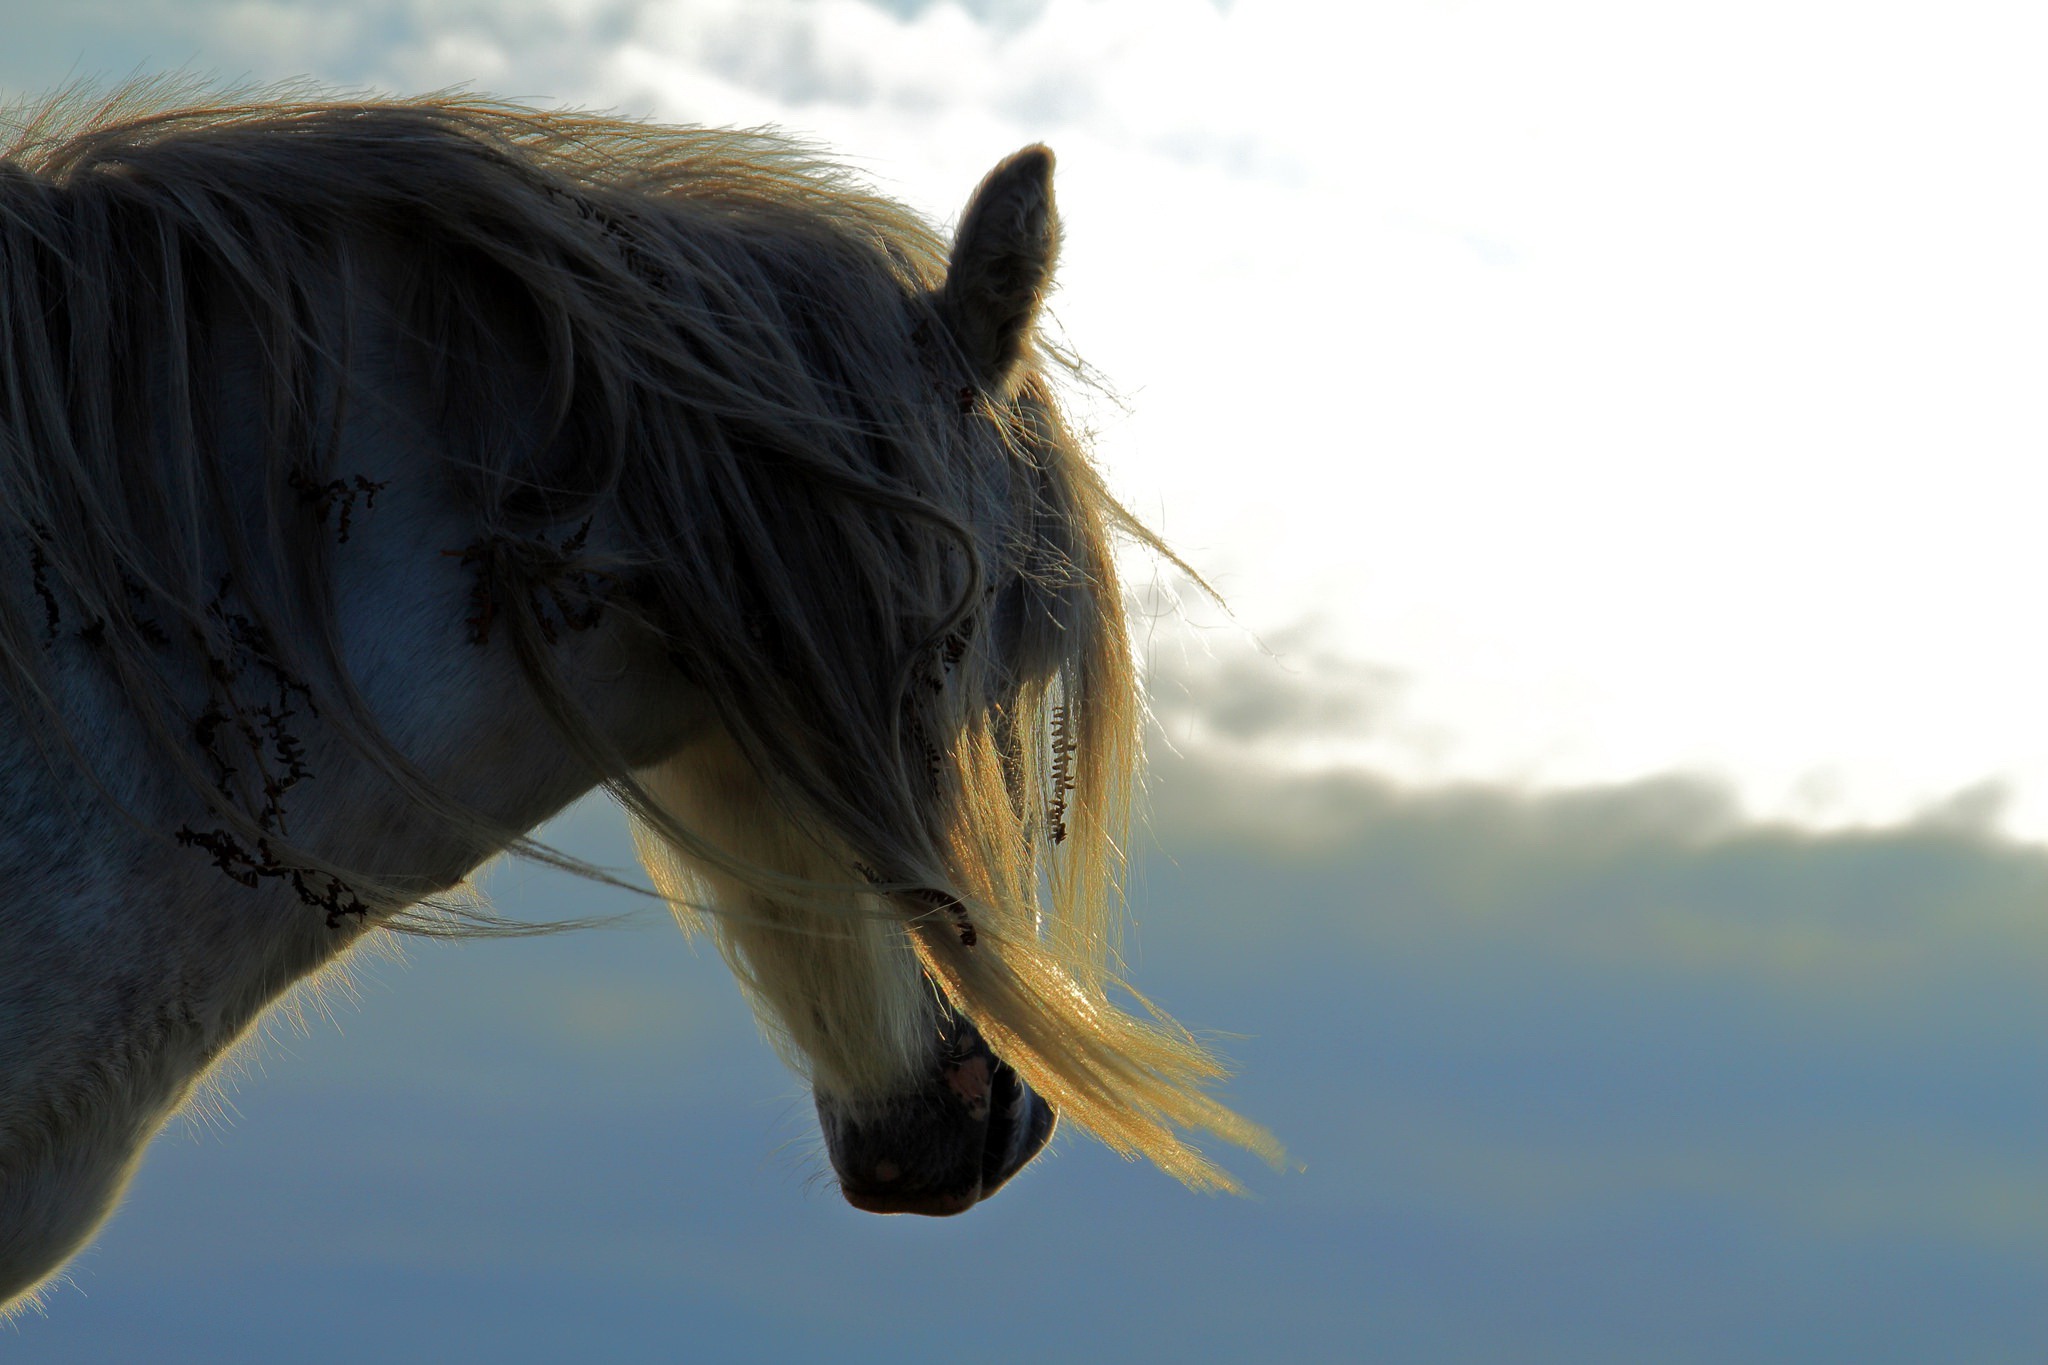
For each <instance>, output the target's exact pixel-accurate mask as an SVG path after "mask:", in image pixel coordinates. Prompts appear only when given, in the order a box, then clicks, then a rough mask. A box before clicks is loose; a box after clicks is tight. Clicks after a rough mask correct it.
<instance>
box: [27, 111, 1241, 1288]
mask: <svg viewBox="0 0 2048 1365" xmlns="http://www.w3.org/2000/svg"><path fill="white" fill-rule="evenodd" d="M9 121H10V122H11V124H12V133H11V138H10V140H9V141H8V143H7V145H6V146H5V149H4V151H0V563H4V564H5V566H6V568H5V571H4V573H0V682H4V687H0V708H4V717H5V721H4V725H0V1306H4V1308H5V1309H7V1310H14V1311H18V1310H19V1309H20V1308H21V1307H22V1306H24V1305H26V1304H29V1303H32V1302H34V1301H35V1298H36V1295H37V1294H38V1292H39V1290H38V1286H45V1285H47V1284H48V1282H49V1280H50V1277H51V1276H52V1275H53V1274H54V1273H55V1272H56V1271H57V1270H58V1269H59V1268H60V1267H61V1266H62V1265H63V1263H64V1262H65V1261H66V1259H67V1258H68V1257H69V1256H71V1255H72V1254H73V1253H74V1252H75V1251H76V1250H77V1249H78V1248H79V1247H80V1246H82V1245H83V1244H84V1243H85V1242H86V1241H87V1240H89V1239H90V1237H91V1236H92V1235H93V1233H94V1231H95V1229H97V1228H98V1227H99V1226H100V1225H101V1223H102V1222H103V1221H104V1220H105V1219H106V1217H107V1216H108V1215H109V1213H110V1211H111V1210H112V1209H113V1207H114V1205H115V1204H116V1203H117V1201H118V1199H119V1197H120V1195H121V1192H122V1190H123V1189H124V1187H125V1186H126V1184H127V1182H128V1179H129V1177H130V1175H131V1173H132V1171H133V1169H134V1167H135V1165H136V1163H137V1160H138V1157H139V1153H140V1152H141V1150H142V1149H143V1147H144V1146H145V1145H146V1143H147V1142H148V1141H149V1139H150V1137H151V1136H152V1135H153V1134H154V1133H155V1132H156V1131H157V1129H158V1128H159V1127H160V1126H161V1125H162V1124H163V1123H164V1122H165V1121H166V1119H167V1118H168V1117H169V1116H170V1115H172V1114H173V1113H174V1112H175V1111H177V1109H178V1108H179V1107H180V1105H181V1104H182V1103H184V1102H185V1101H186V1100H187V1098H188V1097H189V1096H191V1095H192V1094H193V1093H194V1088H195V1086H197V1085H199V1084H200V1083H201V1081H202V1078H204V1077H205V1076H206V1074H207V1073H208V1072H209V1070H210V1069H211V1068H213V1067H215V1066H216V1064H217V1063H218V1062H219V1061H220V1059H221V1058H222V1057H223V1056H224V1055H226V1054H227V1053H228V1052H229V1051H230V1050H231V1049H232V1048H233V1046H234V1045H235V1044H236V1041H237V1040H238V1039H240V1038H243V1037H244V1036H245V1035H246V1034H248V1033H249V1031H250V1029H251V1025H252V1022H253V1021H255V1020H256V1019H257V1018H258V1017H259V1016H260V1015H261V1014H262V1012H263V1011H264V1009H265V1007H266V1006H267V1005H269V1004H270V1003H271V1002H273V1001H274V1000H276V999H277V998H278V997H279V995H280V994H281V993H283V992H284V991H286V990H287V989H288V988H289V987H291V986H292V985H293V983H295V982H298V981H300V980H302V979H304V978H306V977H308V976H309V975H310V974H313V973H316V972H318V971H320V970H321V969H322V968H323V967H324V966H326V965H328V964H331V963H334V962H336V961H338V960H340V959H341V958H342V957H343V956H344V955H346V954H347V953H349V952H350V950H351V949H352V947H354V946H356V945H358V944H359V943H361V942H362V941H363V939H364V938H365V936H366V935H369V934H373V933H376V932H378V931H380V930H383V931H399V932H417V933H446V934H460V933H486V932H513V931H517V930H518V929H519V928H520V926H517V925H513V924H508V923H507V922H505V921H502V920H499V919H497V918H496V917H495V916H494V915H492V914H491V912H490V911H489V910H488V907H487V906H485V905H483V904H482V903H481V902H480V901H477V900H475V899H473V898H466V897H465V890H466V888H467V887H468V886H469V885H470V883H469V880H468V879H469V878H470V876H471V874H472V873H473V872H474V870H475V869H476V868H478V867H479V866H480V865H481V864H482V863H484V862H485V861H486V860H489V859H491V858H494V857H496V856H499V855H501V854H510V855H514V856H524V857H530V858H536V859H541V860H543V861H546V862H550V863H553V864H555V865H558V866H565V867H570V868H572V869H573V870H575V871H578V872H581V873H583V874H585V875H587V876H593V877H599V878H606V879H610V878H612V877H613V876H614V874H612V873H609V872H607V871H605V870H604V869H601V868H595V867H590V866H586V865H584V864H582V863H580V862H577V861H576V860H574V859H570V858H568V857H567V856H566V855H564V854H561V853H559V852H557V851H555V850H552V849H549V848H547V847H546V846H544V845H542V844H540V843H538V842H537V841H535V840H533V839H532V838H531V837H530V836H529V834H528V831H530V830H532V829H533V828H534V827H536V826H537V825H538V824H540V823H541V822H542V821H544V820H545V819H546V818H547V817H548V816H549V815H550V814H552V813H553V812H555V811H557V810H559V809H561V808H562V807H563V806H564V805H565V804H567V803H568V802H570V801H572V800H574V799H576V798H578V797H579V796H581V795H583V794H585V793H587V792H589V791H591V790H593V789H597V788H603V789H605V790H606V791H608V792H609V793H610V794H611V796H612V797H613V798H615V799H616V800H617V801H618V802H619V803H620V804H621V805H623V806H624V807H625V808H626V811H627V813H628V815H629V818H630V819H631V820H632V822H633V826H634V831H635V838H636V846H637V848H638V851H639V853H640V856H641V859H642V861H643V863H644V865H645V868H646V871H647V873H648V876H649V877H650V879H651V882H652V885H653V887H654V893H655V894H658V895H659V896H660V897H662V898H663V899H665V900H666V902H667V903H668V904H669V905H670V906H671V907H672V908H673V909H674V911H675V913H676V914H677V916H678V918H679V919H681V920H682V921H683V922H684V924H685V926H686V927H690V928H701V929H704V930H706V931H707V932H708V933H710V934H711V936H712V937H713V938H714V939H715V941H716V943H717V944H718V947H719V949H720V950H721V952H722V953H723V955H724V956H725V958H726V959H727V961H728V962H729V963H730V965H731V967H732V968H733V970H734V973H735V975H736V977H737V979H738V981H739V983H740V985H741V987H742V989H743V990H744V991H745V993H746V994H747V996H748V998H749V1001H750V1003H751V1005H752V1007H753V1010H754V1012H755V1014H756V1016H757V1018H758V1019H759V1021H760V1023H761V1026H762V1028H763V1030H764V1032H765V1033H766V1034H767V1035H768V1037H769V1038H770V1040H771V1042H772V1043H773V1044H774V1045H775V1047H776V1048H777V1050H778V1051H779V1052H780V1053H781V1055H782V1056H783V1057H784V1058H785V1059H786V1060H787V1061H788V1062H789V1064H790V1065H791V1066H793V1067H794V1068H795V1069H796V1070H797V1071H798V1072H799V1073H800V1074H801V1075H802V1076H803V1077H805V1078H806V1079H807V1080H808V1082H809V1083H810V1086H811V1088H812V1093H813V1096H814V1099H815V1108H816V1112H817V1117H818V1122H819V1127H820V1130H821V1132H822V1134H823V1137H824V1141H825V1145H826V1148H827V1151H828V1154H829V1158H830V1162H831V1166H832V1170H833V1173H834V1175H835V1176H836V1178H837V1180H838V1183H839V1186H840V1188H841V1191H842V1192H843V1194H844V1196H845V1198H846V1199H847V1200H848V1201H849V1202H850V1203H851V1204H853V1205H854V1206H855V1207H857V1208H860V1209H864V1210H869V1211H874V1212H881V1213H916V1214H925V1215H948V1214H955V1213H959V1212H961V1211H962V1210H965V1209H967V1208H969V1207H970V1206H972V1205H973V1204H975V1203H977V1202H978V1201H980V1200H982V1199H985V1198H987V1197H988V1196H989V1195H991V1194H993V1193H994V1192H995V1191H996V1190H997V1189H998V1188H999V1187H1000V1186H1002V1185H1003V1184H1004V1182H1006V1181H1007V1180H1009V1179H1010V1178H1011V1177H1012V1176H1013V1175H1015V1174H1016V1173H1017V1171H1018V1170H1019V1169H1020V1168H1021V1167H1022V1166H1023V1165H1024V1164H1025V1163H1026V1162H1028V1161H1030V1160H1031V1158H1032V1157H1033V1156H1034V1155H1035V1154H1036V1153H1037V1152H1038V1151H1039V1150H1040V1149H1041V1148H1042V1147H1044V1145H1045V1144H1046V1142H1047V1140H1048V1138H1049V1136H1050V1135H1051V1132H1052V1129H1053V1126H1054V1123H1055V1118H1056V1116H1063V1117H1064V1118H1066V1119H1067V1120H1068V1121H1069V1122H1071V1123H1073V1124H1075V1125H1077V1126H1078V1127H1079V1128H1081V1129H1083V1130H1084V1131H1087V1132H1089V1133H1091V1134H1093V1135H1095V1136H1096V1137H1098V1138H1099V1139H1101V1140H1102V1141H1104V1142H1106V1143H1107V1144H1108V1145H1109V1146H1110V1147H1112V1148H1113V1149H1115V1150H1117V1151H1119V1152H1121V1153H1124V1154H1126V1155H1127V1156H1142V1157H1146V1158H1149V1159H1150V1160H1152V1161H1153V1162H1155V1163H1157V1164H1158V1165H1159V1166H1160V1167H1162V1168H1163V1169H1165V1170H1166V1171H1167V1172H1168V1173H1170V1174H1172V1175H1174V1176H1176V1177H1178V1178H1179V1179H1181V1180H1182V1181H1184V1182H1186V1183H1187V1184H1189V1185H1191V1186H1193V1187H1196V1188H1203V1189H1233V1188H1235V1187H1236V1186H1235V1182H1234V1181H1233V1180H1232V1178H1231V1177H1230V1176H1229V1175H1228V1174H1227V1173H1225V1172H1224V1171H1223V1170H1221V1169H1220V1168H1219V1167H1217V1166H1216V1165H1215V1164H1214V1163H1213V1162H1212V1161H1211V1160H1210V1159H1209V1158H1208V1157H1206V1156H1205V1155H1203V1154H1202V1153H1201V1152H1200V1151H1199V1150H1198V1149H1197V1148H1196V1147H1195V1146H1194V1145H1193V1144H1192V1142H1191V1141H1190V1135H1191V1134H1193V1133H1196V1132H1207V1133H1209V1134H1211V1135H1214V1136H1216V1137H1220V1138H1221V1139H1223V1140H1225V1141H1228V1142H1231V1143H1235V1144H1239V1145H1241V1146H1244V1147H1248V1148H1250V1149H1252V1150H1254V1151H1256V1152H1259V1153H1261V1154H1262V1155H1266V1156H1268V1157H1273V1156H1275V1155H1276V1154H1277V1152H1278V1148H1277V1147H1276V1146H1275V1144H1274V1143H1273V1140H1272V1139H1271V1137H1270V1136H1269V1135H1268V1134H1266V1133H1265V1132H1264V1130H1262V1129H1260V1128H1258V1127H1257V1126H1255V1125H1253V1124H1252V1123H1250V1122H1248V1121H1246V1120H1245V1119H1243V1118H1241V1117H1240V1116H1238V1115H1237V1114H1235V1113H1234V1112H1232V1111H1231V1110H1230V1109H1228V1108H1227V1107H1225V1106H1224V1105H1223V1104H1222V1103H1221V1102H1220V1101H1219V1100H1218V1099H1216V1098H1215V1096H1214V1095H1213V1094H1212V1093H1211V1091H1212V1090H1213V1089H1214V1086H1215V1084H1216V1083H1217V1081H1218V1080H1219V1079H1220V1078H1221V1077H1222V1076H1223V1074H1224V1072H1223V1069H1222V1068H1221V1066H1220V1065H1219V1064H1218V1062H1217V1060H1216V1059H1215V1058H1214V1057H1213V1056H1212V1055H1211V1053H1210V1052H1209V1051H1208V1050H1206V1049H1205V1048H1204V1047H1203V1046H1202V1045H1200V1044H1199V1043H1198V1042H1197V1041H1196V1040H1195V1039H1194V1038H1193V1037H1192V1036H1191V1035H1190V1034H1188V1033H1187V1032H1186V1031H1185V1030H1184V1029H1182V1028H1180V1027H1179V1026H1178V1025H1177V1024H1175V1023H1174V1022H1173V1021H1172V1020H1171V1019H1170V1018H1169V1017H1168V1016H1166V1015H1165V1014H1163V1013H1160V1012H1159V1011H1157V1010H1155V1009H1153V1008H1152V1007H1151V1006H1150V1005H1149V1004H1148V1003H1145V1002H1143V1001H1142V997H1138V1000H1139V1002H1140V1004H1141V1005H1143V1009H1142V1010H1141V1011H1139V1012H1138V1013H1134V1012H1133V1011H1132V1010H1131V1009H1128V1008H1126V1007H1125V1006H1124V1005H1122V1004H1119V1003H1118V998H1117V997H1118V996H1120V995H1123V994H1126V993H1128V990H1129V988H1128V987H1126V986H1124V984H1123V983H1122V981H1121V979H1120V977H1119V974H1118V970H1117V967H1116V961H1115V943H1116V926H1117V923H1118V920H1119V917H1120V913H1121V901H1120V895H1119V886H1120V882H1119V877H1120V872H1121V867H1120V857H1121V854H1120V848H1121V841H1122V839H1123V837H1124V830H1125V828H1126V824H1127V822H1128V819H1129V811H1130V802H1131V793H1132V786H1133V783H1134V781H1135V778H1136V775H1137V772H1138V765H1139V759H1140V754H1139V744H1140V735H1141V720H1142V715H1143V696H1142V691H1141V685H1140V682H1139V679H1138V676H1137V672H1136V668H1135V664H1134V661H1133V656H1132V648H1131V642H1130V639H1129V635H1128V631H1127V627H1126V622H1125V617H1124V609H1123V604H1122V597H1121V592H1120V589H1119V586H1118V578H1117V572H1116V565H1115V563H1114V553H1115V546H1116V544H1117V543H1118V542H1119V541H1120V540H1121V541H1126V542H1128V541H1135V542H1137V543H1139V544H1141V545H1145V546H1150V547H1152V548H1153V549H1154V550H1156V551H1157V552H1159V553H1162V554H1168V555H1169V556H1170V551H1168V550H1167V549H1166V547H1165V546H1164V545H1163V544H1161V543H1160V541H1159V540H1158V538H1157V537H1156V536H1154V535H1153V534H1152V533H1151V532H1149V531H1148V530H1147V529H1146V528H1145V527H1144V526H1142V525H1141V524H1140V523H1139V522H1138V521H1137V520H1136V519H1135V518H1133V517H1132V516H1131V515H1130V514H1129V513H1128V512H1127V511H1126V510H1125V509H1124V508H1122V507H1121V506H1120V505H1119V504H1118V503H1117V501H1116V500H1115V498H1114V497H1113V496H1112V495H1111V494H1110V492H1109V491H1108V489H1107V488H1106V487H1105V485H1104V482H1103V480H1102V477H1101V475H1100V474H1099V472H1098V471H1097V470H1096V468H1095V467H1094V465H1093V464H1092V462H1091V459H1090V456H1089V454H1088V452H1087V450H1086V449H1085V447H1084V443H1083V442H1082V441H1081V440H1080V439H1079V438H1078V437H1077V436H1076V435H1075V434H1074V432H1073V431H1072V430H1070V428H1069V426H1068V425H1067V423H1066V422H1065V420H1064V419H1063V416H1062V413H1061V407H1060V389H1059V383H1060V381H1061V379H1062V373H1061V371H1062V369H1063V368H1064V367H1067V366H1070V365H1071V364H1072V362H1071V360H1070V358H1068V357H1066V356H1065V355H1064V352H1062V351H1060V350H1058V348H1055V347H1052V346H1050V345H1048V344H1047V343H1045V342H1044V341H1042V340H1041V339H1040V336H1039V319H1040V312H1041V308H1042V305H1043V302H1044V299H1045V296H1046V294H1047V292H1048V290H1049V289H1050V287H1051V283H1052V277H1053V269H1054V264H1055V258H1056V255H1057V251H1058V246H1059V240H1060V228H1059V220H1058V216H1057V213H1056V211H1055V206H1054V201H1053V196H1052V171H1053V157H1052V154H1051V153H1050V152H1049V151H1048V150H1046V149H1045V148H1044V147H1042V146H1032V147H1026V148H1025V149H1023V150H1022V151H1019V152H1017V153H1016V154H1015V155H1013V156H1010V157H1009V158H1007V159H1005V160H1004V161H1002V162H1001V163H1000V164H998V165H997V166H996V167H995V169H994V170H992V171H991V172H990V173H989V174H988V176H987V177H986V178H985V179H984V180H983V181H982V182H981V183H980V185H979V186H978V188H976V189H975V190H974V191H973V193H972V195H971V196H970V198H969V199H968V200H967V203H966V207H965V209H964V210H963V212H962V214H961V216H960V218H959V220H958V226H957V229H956V231H955V232H954V234H953V235H952V240H951V241H950V243H949V242H947V241H946V240H945V239H944V238H943V237H942V236H941V235H940V234H939V233H938V232H937V231H935V230H934V229H933V228H932V227H931V226H929V225H928V224H926V223H925V222H923V221H921V220H920V219H919V218H918V217H917V216H916V215H915V214H913V213H912V212H910V211H909V210H907V209H905V208H903V207H902V206H900V205H898V204H896V203H893V202H891V201H890V200H888V199H887V198H885V197H882V196H880V195H878V194H877V193H875V192H873V191H872V190H870V189H868V188H866V187H865V186H864V185H863V184H862V183H860V182H859V181H858V180H857V179H856V178H855V177H853V176H852V175H851V174H850V173H849V172H847V171H846V170H844V169H843V168H841V167H840V166H838V165H836V164H834V163H833V162H832V161H831V160H829V159H828V158H826V157H824V156H823V155H821V154H819V153H817V152H815V151H813V150H811V149H809V148H807V147H805V146H803V145H801V144H798V143H796V142H793V141H790V140H787V139H784V138H781V137H779V136H776V135H772V134H768V133H759V132H736V131H726V130H708V129H702V128H677V127H663V126H656V125H653V124H649V123H642V122H636V121H631V120H626V119H619V118H613V117H609V116H602V115H597V114H591V113H581V112H547V111H541V110H537V109H534V108H531V107H528V106H524V105H518V104H510V103H504V102H498V101H493V100H490V99H487V98H484V97H481V96H473V95H467V94H444V95H440V96H434V97H428V98H418V99H403V100H366V99H358V100H349V99H341V98H333V97H325V96H321V95H319V94H317V93H311V92H306V91H303V90H296V91H283V92H280V91H265V92H255V93H248V92H244V93H241V94H232V93H224V92H214V91H197V92H195V91H192V90H190V89H183V90H180V89H175V88H170V87H165V86H163V85H151V84H148V83H143V84H139V85H130V86H127V87H123V88H121V89H119V90H117V91H114V92H111V93H108V94H104V95H95V94H90V93H82V92H80V91H77V90H74V91H70V92H67V93H64V94H61V95H58V96H54V97H50V98H48V99H46V100H44V101H42V102H40V103H37V104H31V105H25V106H21V107H19V108H17V109H16V110H15V111H14V112H13V113H12V114H11V115H10V116H9ZM1175 562H1178V561H1175ZM621 884H625V883H623V882H622V883H621Z"/></svg>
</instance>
